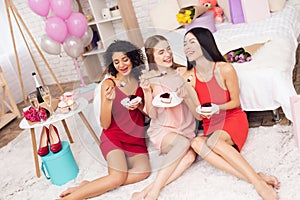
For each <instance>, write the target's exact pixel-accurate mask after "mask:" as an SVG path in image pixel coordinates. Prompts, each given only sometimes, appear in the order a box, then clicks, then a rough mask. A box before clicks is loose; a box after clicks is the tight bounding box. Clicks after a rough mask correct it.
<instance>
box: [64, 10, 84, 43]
mask: <svg viewBox="0 0 300 200" xmlns="http://www.w3.org/2000/svg"><path fill="white" fill-rule="evenodd" d="M66 22H67V27H68V32H69V34H70V35H74V36H76V37H78V38H81V37H82V36H83V35H84V33H85V32H86V30H87V25H88V24H87V21H86V18H85V16H84V15H83V14H81V13H79V12H72V14H71V16H70V17H69V18H68V19H67V20H66Z"/></svg>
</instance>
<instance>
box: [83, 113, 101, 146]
mask: <svg viewBox="0 0 300 200" xmlns="http://www.w3.org/2000/svg"><path fill="white" fill-rule="evenodd" d="M78 114H79V116H80V118H81V120H82V121H83V123H84V124H85V125H86V127H87V128H88V129H89V131H90V133H91V135H92V137H93V138H94V140H95V141H96V143H97V145H98V146H99V144H100V141H99V138H98V136H97V135H96V133H95V131H94V130H93V129H92V127H91V125H90V124H89V122H88V121H87V119H86V118H85V116H84V115H83V113H82V112H79V113H78Z"/></svg>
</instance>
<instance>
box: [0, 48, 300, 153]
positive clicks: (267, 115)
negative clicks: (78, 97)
mask: <svg viewBox="0 0 300 200" xmlns="http://www.w3.org/2000/svg"><path fill="white" fill-rule="evenodd" d="M296 59H297V62H296V65H295V68H294V73H293V81H294V86H295V89H296V91H297V94H300V45H299V46H298V49H297V58H296ZM85 82H86V83H87V84H88V83H89V80H88V79H85ZM79 84H80V83H79V82H72V83H63V84H61V86H62V88H63V89H64V91H71V90H73V89H74V88H76V86H79ZM49 87H50V90H51V93H52V95H53V96H54V97H59V96H60V95H61V92H60V90H59V89H58V87H57V86H56V85H51V86H49ZM26 106H27V105H25V104H24V102H21V103H19V104H18V108H19V110H22V109H23V108H24V107H26ZM246 113H247V116H248V121H249V126H250V127H258V126H272V125H274V124H275V121H274V120H273V119H274V118H273V112H272V111H260V112H246ZM279 114H280V119H281V121H280V122H279V123H280V124H281V125H289V124H290V123H291V122H290V121H289V120H288V119H286V118H285V116H284V113H283V112H282V110H281V109H279ZM21 120H22V118H16V119H14V120H13V121H11V122H10V123H9V124H7V125H6V126H5V127H3V128H2V129H1V131H0V148H1V147H3V146H5V145H6V144H8V143H9V142H10V141H11V140H13V139H14V138H16V137H17V136H18V134H19V133H20V132H22V131H23V129H20V128H19V123H20V121H21Z"/></svg>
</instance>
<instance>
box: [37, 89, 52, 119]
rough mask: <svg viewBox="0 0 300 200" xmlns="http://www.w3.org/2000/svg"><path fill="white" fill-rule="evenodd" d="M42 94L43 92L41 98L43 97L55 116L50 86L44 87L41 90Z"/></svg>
mask: <svg viewBox="0 0 300 200" xmlns="http://www.w3.org/2000/svg"><path fill="white" fill-rule="evenodd" d="M40 92H41V96H42V98H43V100H44V102H45V103H46V104H47V106H48V107H49V111H50V113H52V114H54V110H53V108H52V104H51V93H50V89H49V87H48V86H43V87H42V88H41V90H40Z"/></svg>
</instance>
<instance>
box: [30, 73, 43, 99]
mask: <svg viewBox="0 0 300 200" xmlns="http://www.w3.org/2000/svg"><path fill="white" fill-rule="evenodd" d="M32 77H33V80H34V82H35V87H36V96H37V99H38V102H39V103H43V102H44V100H43V98H42V95H41V88H42V85H41V84H40V83H39V82H38V80H37V78H36V73H35V72H32Z"/></svg>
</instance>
